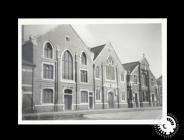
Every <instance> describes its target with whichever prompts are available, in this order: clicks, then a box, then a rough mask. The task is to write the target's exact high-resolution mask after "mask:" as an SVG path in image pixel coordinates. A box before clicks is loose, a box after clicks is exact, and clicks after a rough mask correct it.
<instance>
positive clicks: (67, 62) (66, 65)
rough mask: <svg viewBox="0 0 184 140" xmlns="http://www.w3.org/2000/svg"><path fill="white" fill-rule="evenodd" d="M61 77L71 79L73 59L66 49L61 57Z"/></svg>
mask: <svg viewBox="0 0 184 140" xmlns="http://www.w3.org/2000/svg"><path fill="white" fill-rule="evenodd" d="M62 77H63V79H67V80H73V59H72V55H71V53H70V52H69V51H68V50H67V51H65V52H64V55H63V57H62Z"/></svg>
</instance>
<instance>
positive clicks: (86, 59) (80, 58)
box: [80, 51, 88, 66]
mask: <svg viewBox="0 0 184 140" xmlns="http://www.w3.org/2000/svg"><path fill="white" fill-rule="evenodd" d="M83 54H84V56H85V57H86V64H83V63H82V56H83ZM80 64H81V65H82V66H87V65H88V59H87V55H86V53H85V52H84V51H82V52H81V55H80Z"/></svg>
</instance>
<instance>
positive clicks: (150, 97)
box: [147, 70, 151, 106]
mask: <svg viewBox="0 0 184 140" xmlns="http://www.w3.org/2000/svg"><path fill="white" fill-rule="evenodd" d="M149 81H150V80H149V71H148V70H147V84H148V95H149V106H151V100H150V98H151V94H150V82H149Z"/></svg>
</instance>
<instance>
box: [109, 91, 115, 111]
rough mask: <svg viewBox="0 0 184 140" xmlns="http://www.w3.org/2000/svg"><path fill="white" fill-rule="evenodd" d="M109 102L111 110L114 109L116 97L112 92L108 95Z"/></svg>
mask: <svg viewBox="0 0 184 140" xmlns="http://www.w3.org/2000/svg"><path fill="white" fill-rule="evenodd" d="M108 100H109V101H108V102H109V108H113V107H114V96H113V93H112V92H109V93H108Z"/></svg>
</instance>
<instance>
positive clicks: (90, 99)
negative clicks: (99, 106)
mask: <svg viewBox="0 0 184 140" xmlns="http://www.w3.org/2000/svg"><path fill="white" fill-rule="evenodd" d="M89 109H93V97H89Z"/></svg>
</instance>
